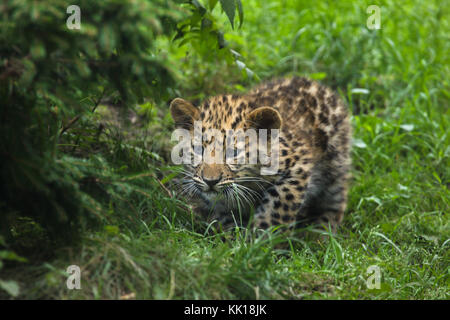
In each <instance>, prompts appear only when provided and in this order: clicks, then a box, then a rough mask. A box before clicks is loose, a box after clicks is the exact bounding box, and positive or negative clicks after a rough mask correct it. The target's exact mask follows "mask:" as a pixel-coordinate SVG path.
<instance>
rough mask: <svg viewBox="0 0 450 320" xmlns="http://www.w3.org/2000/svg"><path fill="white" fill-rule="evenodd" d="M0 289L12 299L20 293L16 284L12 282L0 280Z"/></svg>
mask: <svg viewBox="0 0 450 320" xmlns="http://www.w3.org/2000/svg"><path fill="white" fill-rule="evenodd" d="M0 288H1V289H3V290H5V291H6V292H8V293H9V294H10V295H11V296H13V297H17V296H18V295H19V292H20V288H19V285H18V284H17V282H15V281H12V280H9V281H4V280H0Z"/></svg>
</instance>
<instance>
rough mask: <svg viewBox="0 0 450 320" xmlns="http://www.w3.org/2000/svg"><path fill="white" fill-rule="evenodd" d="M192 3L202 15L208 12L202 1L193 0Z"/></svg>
mask: <svg viewBox="0 0 450 320" xmlns="http://www.w3.org/2000/svg"><path fill="white" fill-rule="evenodd" d="M192 4H193V5H194V6H195V8H196V9H197V10H198V12H199V13H200V15H201V16H203V15H204V14H205V13H206V8H205V7H204V6H203V5H202V4H201V3H200V2H198V0H192Z"/></svg>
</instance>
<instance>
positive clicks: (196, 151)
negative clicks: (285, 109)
mask: <svg viewBox="0 0 450 320" xmlns="http://www.w3.org/2000/svg"><path fill="white" fill-rule="evenodd" d="M210 108H211V109H212V110H215V113H216V114H221V112H220V106H210ZM171 113H172V117H173V119H174V120H175V123H176V126H177V128H183V129H185V130H188V131H189V134H190V143H189V144H188V145H187V147H188V153H189V155H190V159H191V161H190V163H188V164H185V169H184V170H183V171H182V174H183V178H182V179H181V181H180V188H181V190H182V191H181V193H183V194H185V195H187V196H188V197H191V198H197V199H202V200H204V201H206V202H208V203H209V204H214V203H221V204H222V205H225V206H226V207H228V208H237V207H246V206H252V205H253V204H254V203H255V202H257V201H258V200H259V199H260V197H261V195H262V193H263V192H264V190H265V189H266V188H267V187H268V186H270V184H271V180H272V179H273V176H264V175H261V168H262V166H263V164H262V163H261V161H258V159H257V157H258V155H259V151H260V146H261V144H259V143H253V142H254V141H255V140H254V139H253V140H252V138H254V136H252V135H251V134H252V133H253V132H250V131H249V129H254V128H258V129H261V128H262V127H264V129H279V128H280V126H281V118H280V116H279V114H278V112H277V111H276V110H275V109H273V108H268V107H263V108H257V109H255V110H242V114H240V115H236V117H234V119H233V118H232V119H227V120H228V121H218V120H217V118H216V117H210V116H208V113H206V114H205V112H203V111H202V109H198V108H196V107H194V106H193V105H192V104H190V103H189V102H187V101H184V100H182V99H175V100H174V101H173V102H172V104H171ZM236 118H237V119H239V118H240V119H241V121H237V120H236ZM232 124H234V125H232ZM232 126H234V128H232ZM254 132H255V133H256V135H258V130H254ZM199 133H200V135H199ZM256 141H258V140H256ZM266 147H267V149H268V155H270V150H271V149H270V147H271V140H270V131H269V135H268V144H267V145H266ZM185 151H186V150H185ZM255 156H256V158H255Z"/></svg>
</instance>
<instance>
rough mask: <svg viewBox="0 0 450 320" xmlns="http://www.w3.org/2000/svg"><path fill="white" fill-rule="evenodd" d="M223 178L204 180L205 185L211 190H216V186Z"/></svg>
mask: <svg viewBox="0 0 450 320" xmlns="http://www.w3.org/2000/svg"><path fill="white" fill-rule="evenodd" d="M221 178H222V177H219V178H217V179H207V178H203V181H205V183H206V184H207V185H208V187H209V188H210V189H212V188H214V186H215V185H216V184H218V183H219V181H220V179H221Z"/></svg>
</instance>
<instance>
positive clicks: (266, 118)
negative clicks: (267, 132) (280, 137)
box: [246, 107, 282, 129]
mask: <svg viewBox="0 0 450 320" xmlns="http://www.w3.org/2000/svg"><path fill="white" fill-rule="evenodd" d="M281 123H282V120H281V115H280V113H279V112H278V111H277V110H275V109H274V108H271V107H260V108H257V109H255V110H253V111H252V112H250V114H249V115H248V116H247V119H246V126H247V127H249V128H254V129H280V128H281Z"/></svg>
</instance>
